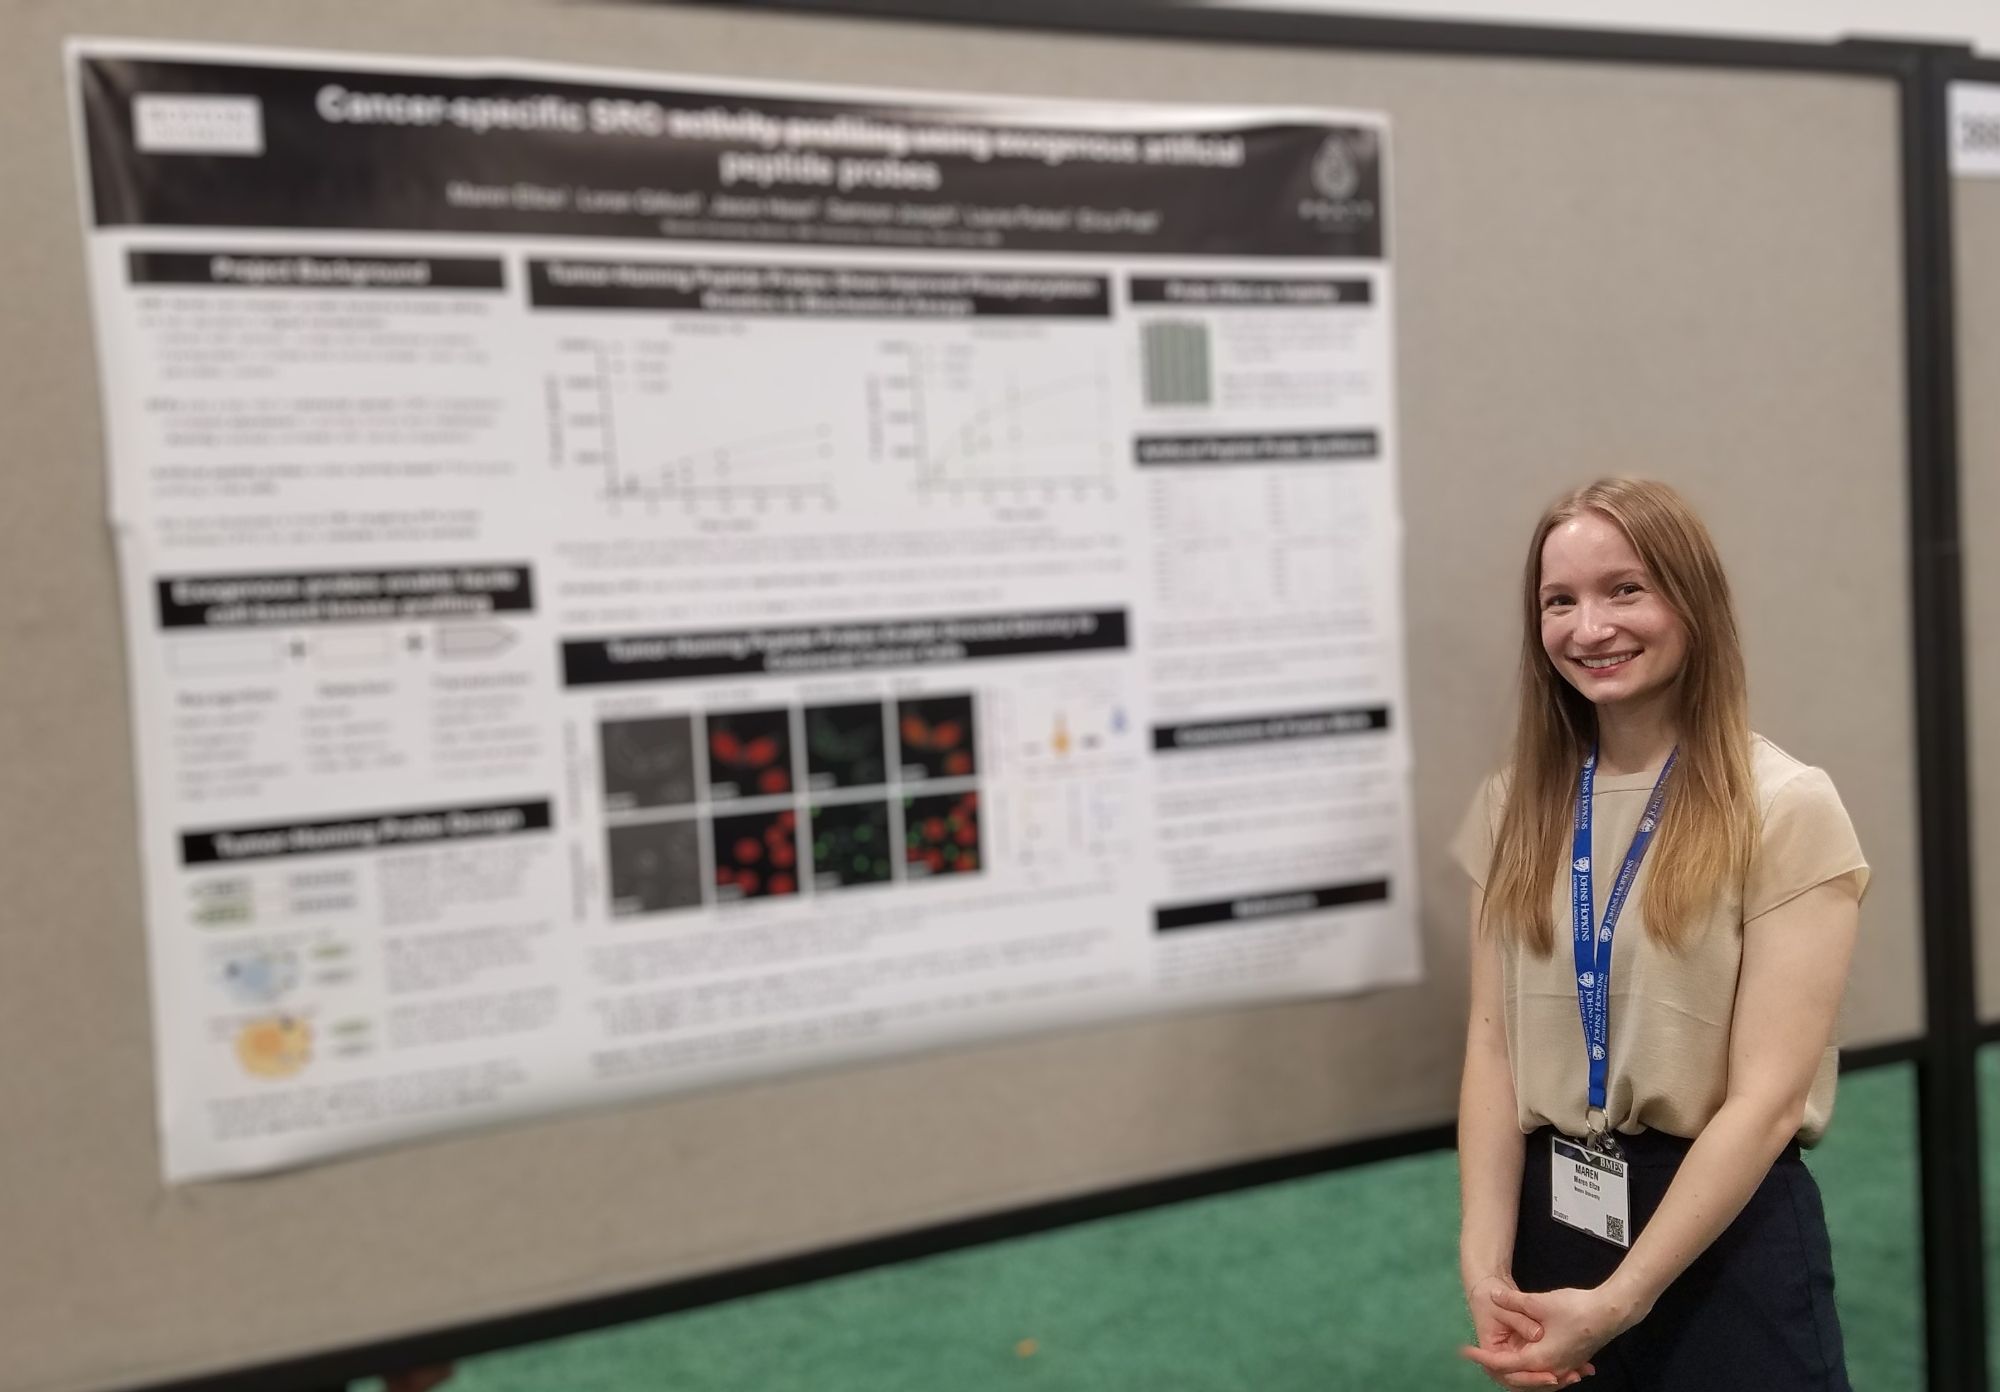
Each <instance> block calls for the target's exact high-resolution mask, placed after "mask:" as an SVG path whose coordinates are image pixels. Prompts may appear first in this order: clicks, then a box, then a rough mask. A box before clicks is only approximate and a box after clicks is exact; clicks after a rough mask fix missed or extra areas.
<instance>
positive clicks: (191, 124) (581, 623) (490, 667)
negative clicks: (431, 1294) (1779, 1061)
mask: <svg viewBox="0 0 2000 1392" xmlns="http://www.w3.org/2000/svg"><path fill="white" fill-rule="evenodd" d="M69 61H70V66H71V77H72V84H73V92H74V102H75V116H76V124H77V132H78V146H79V160H80V166H79V167H80V172H81V176H82V181H83V185H84V198H85V220H86V225H87V252H88V257H89V267H90V279H91V286H92V295H93V304H94V313H95V317H96V329H97V339H98V347H99V356H100V362H101V373H102V383H103V393H104V403H105V408H104V417H105V429H106V436H107V441H108V454H109V470H110V487H109V499H110V511H111V519H110V520H111V523H112V527H113V531H114V535H115V537H116V543H117V548H118V554H119V561H120V566H121V574H122V590H123V603H124V610H125V622H126V634H127V640H128V645H129V659H130V671H131V683H132V695H133V710H134V721H135V740H136V750H137V758H138V760H139V764H140V787H141V806H140V808H139V821H138V825H139V828H140V835H141V840H142V846H143V856H144V875H145V888H146V942H147V949H148V952H149V954H150V970H151V979H152V983H153V992H154V1003H155V1008H154V1016H155V1018H154V1028H155V1037H156V1043H157V1048H156V1054H157V1059H158V1085H159V1086H158V1097H159V1107H160V1126H161V1136H162V1147H163V1151H162V1153H163V1165H164V1169H165V1173H166V1176H167V1178H168V1179H169V1180H170V1181H184V1180H192V1179H200V1178H204V1177H211V1176H221V1175H229V1174H239V1173H248V1172H255V1171H260V1170H267V1169H271V1168H276V1167H282V1166H289V1165H295V1164H299V1163H303V1162H307V1161H312V1160H317V1159H320V1158H323V1157H328V1156H333V1155H338V1154H341V1153H344V1152H351V1151H354V1150H357V1149H362V1148H367V1147H375V1146H380V1145H383V1144H387V1143H391V1142H395V1141H399V1140H403V1139H407V1138H411V1137H416V1136H421V1135H426V1134H434V1133H438V1132H443V1131H448V1130H453V1129H459V1128H464V1127H469V1126H483V1125H490V1124H493V1123H495V1122H498V1121H502V1120H506V1119H511V1118H519V1117H527V1116H534V1115H539V1114H544V1113H547V1112H550V1111H553V1110H556V1109H560V1108H566V1107H575V1106H581V1105H592V1104H603V1103H610V1102H630V1101H632V1100H635V1099H639V1098H643V1097H647V1096H652V1095H658V1094H662V1093H666V1092H671V1091H675V1090H683V1089H689V1088H697V1087H714V1086H717V1085H726V1084H729V1083H731V1082H735V1081H739V1080H744V1079H750V1078H755V1077H761V1076H769V1075H773V1074H778V1073H784V1072H791V1071H796V1070H801V1069H809V1068H820V1067H824V1066H827V1065H830V1064H836V1063H846V1062H851V1061H855V1060H861V1059H866V1058H874V1057H882V1056H887V1055H891V1054H895V1053H899V1052H905V1051H909V1050H915V1049H920V1048H925V1047H935V1046H938V1045H943V1044H962V1043H965V1042H968V1041H976V1040H980V1039H988V1038H994V1037H998V1036H1003V1035H1009V1034H1019V1033H1021V1032H1024V1031H1031V1030H1043V1029H1050V1028H1059V1027H1064V1026H1074V1025H1078V1024H1083V1023H1089V1022H1094V1021H1101V1020H1106V1019H1112V1018H1117V1017H1120V1016H1126V1015H1131V1014H1135V1013H1139V1012H1147V1011H1157V1010H1163V1009H1172V1008H1182V1007H1188V1006H1197V1005H1208V1006H1212V1005H1218V1004H1224V1003H1241V1002H1253V1001H1259V1000H1273V999H1281V998H1299V997H1306V996H1320V995H1333V994H1338V993H1343V992H1353V991H1358V990H1363V989H1368V988H1375V987H1382V986H1388V985H1394V984H1398V983H1407V982H1410V981H1412V980H1414V979H1416V977H1417V976H1418V974H1419V971H1420V962H1419V953H1418V943H1417V932H1416V904H1415V884H1414V876H1413V873H1412V845H1411V843H1412V834H1411V817H1410V806H1409V799H1410V793H1409V745H1408V731H1407V727H1406V719H1405V712H1406V707H1405V704H1404V693H1403V675H1402V673H1403V637H1402V608H1401V598H1400V594H1399V581H1398V567H1399V554H1400V544H1401V543H1400V524H1399V520H1398V509H1397V470H1396V436H1395V396H1394V389H1393V382H1392V363H1393V351H1392V350H1393V333H1392V322H1393V303H1394V297H1393V283H1392V277H1391V274H1390V266H1389V261H1388V258H1387V255H1386V245H1387V239H1388V235H1389V232H1390V228H1389V225H1388V222H1387V219H1386V209H1387V193H1388V176H1389V144H1388V136H1389V131H1388V128H1387V125H1386V123H1385V122H1384V121H1383V120H1382V119H1381V118H1380V117H1378V116H1374V115H1369V114H1365V113H1356V112H1347V111H1337V110H1291V109H1284V110H1280V109H1227V110H1225V109H1215V108H1203V107H1190V106H1167V105H1105V104H1073V103H1060V104H1058V103H1039V102H1034V103H1031V102H1023V101H1018V100H1011V99H1009V100H1002V99H991V98H984V97H975V96H966V95H958V94H947V95H937V94H914V93H891V92H879V91H865V90H850V89H836V88H826V87H804V86H780V85H771V84H760V85H755V86H752V85H743V84H732V83H726V82H722V81H718V80H716V79H712V78H695V77H679V76H668V75H661V74H637V73H630V72H614V71H601V70H583V69H577V68H567V67H564V68H558V67H552V66H547V65H534V64H528V63H519V62H505V61H463V62H461V61H438V60H425V61H422V62H420V63H419V62H412V61H408V60H402V59H391V58H387V57H378V56H359V55H352V54H331V53H295V52H271V51H262V50H245V49H233V48H190V47H185V46H177V47H161V46H156V45H154V46H149V45H140V44H125V43H116V42H90V43H80V44H78V45H76V46H74V47H73V48H72V50H71V52H70V54H69Z"/></svg>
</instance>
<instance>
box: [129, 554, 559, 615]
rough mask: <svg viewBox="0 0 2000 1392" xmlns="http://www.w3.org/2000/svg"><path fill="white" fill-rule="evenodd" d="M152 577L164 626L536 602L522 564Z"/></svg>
mask: <svg viewBox="0 0 2000 1392" xmlns="http://www.w3.org/2000/svg"><path fill="white" fill-rule="evenodd" d="M153 585H154V592H155V594H156V595H157V597H158V600H159V613H160V627H161V628H264V627H280V626H285V625H291V624H326V623H371V622H385V621H391V620H398V619H443V618H471V617H478V616H481V615H485V614H499V613H510V612H511V613H525V612H527V611H529V610H532V609H533V608H534V607H535V587H534V577H533V573H532V572H531V571H530V569H529V568H528V567H527V566H520V565H490V566H433V567H428V568H423V569H412V570H314V571H302V572H299V573H296V574H291V575H181V576H168V577H162V578H159V579H156V580H155V581H154V582H153Z"/></svg>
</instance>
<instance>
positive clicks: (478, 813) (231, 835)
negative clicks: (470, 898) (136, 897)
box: [181, 801, 555, 865]
mask: <svg viewBox="0 0 2000 1392" xmlns="http://www.w3.org/2000/svg"><path fill="white" fill-rule="evenodd" d="M554 825H555V822H554V818H553V817H552V815H551V813H550V810H549V804H548V803H547V802H545V801H541V802H510V803H498V804H492V805H487V806H480V807H438V808H428V809H425V810H423V811H417V812H381V813H370V814H368V815H366V816H358V817H338V818H333V819H331V820H322V821H313V822H292V823H282V822H281V823H277V824H273V825H266V826H252V827H233V828H223V829H219V830H215V831H191V832H186V833H183V834H182V836H181V864H183V865H220V864H229V863H233V862H236V861H243V860H268V859H270V858H272V857H274V856H296V855H321V854H324V853H326V852H329V851H380V850H393V849H395V848H397V847H400V846H430V845H436V844H438V843H440V842H444V841H471V840H477V839H483V838H486V837H493V836H519V835H523V834H525V833H528V832H536V831H547V830H549V829H550V828H551V827H552V826H554Z"/></svg>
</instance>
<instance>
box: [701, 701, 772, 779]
mask: <svg viewBox="0 0 2000 1392" xmlns="http://www.w3.org/2000/svg"><path fill="white" fill-rule="evenodd" d="M790 791H792V713H791V712H790V711H789V710H786V709H784V708H782V707H781V708H779V709H777V710H754V711H719V712H713V713H711V714H710V715H709V717H708V795H709V796H710V797H712V798H716V799H723V798H752V797H776V796H778V795H780V794H783V793H789V792H790Z"/></svg>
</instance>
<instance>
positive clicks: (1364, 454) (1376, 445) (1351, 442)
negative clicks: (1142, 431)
mask: <svg viewBox="0 0 2000 1392" xmlns="http://www.w3.org/2000/svg"><path fill="white" fill-rule="evenodd" d="M1132 453H1133V457H1134V459H1135V461H1136V462H1137V463H1139V464H1141V465H1146V466H1153V465H1160V464H1335V463H1339V462H1341V461H1342V460H1362V459H1376V458H1379V457H1380V456H1381V453H1382V437H1381V434H1380V433H1379V432H1377V431H1374V430H1314V431H1303V432H1289V433H1285V434H1260V435H1142V436H1140V437H1139V438H1138V439H1137V440H1135V441H1133V445H1132Z"/></svg>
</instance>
